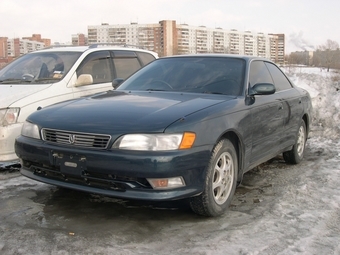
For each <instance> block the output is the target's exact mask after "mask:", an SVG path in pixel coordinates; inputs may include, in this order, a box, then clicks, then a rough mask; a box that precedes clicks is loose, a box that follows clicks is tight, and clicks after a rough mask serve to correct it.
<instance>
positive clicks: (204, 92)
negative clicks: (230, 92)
mask: <svg viewBox="0 0 340 255" xmlns="http://www.w3.org/2000/svg"><path fill="white" fill-rule="evenodd" d="M202 93H203V94H216V95H226V94H224V93H221V92H213V91H203V92H202Z"/></svg>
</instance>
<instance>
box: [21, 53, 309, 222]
mask: <svg viewBox="0 0 340 255" xmlns="http://www.w3.org/2000/svg"><path fill="white" fill-rule="evenodd" d="M114 84H117V83H115V82H114ZM311 111H312V105H311V99H310V96H309V94H308V92H307V91H305V90H303V89H301V88H298V87H295V86H294V85H293V84H292V82H291V81H290V80H289V79H288V78H287V77H286V76H285V74H284V73H283V72H282V71H281V70H280V69H279V68H278V67H277V66H276V65H275V64H274V63H273V62H271V61H269V60H267V59H263V58H258V57H249V56H236V55H223V54H221V55H214V54H211V55H205V54H202V55H188V56H173V57H165V58H160V59H157V60H155V61H153V62H152V63H150V64H149V65H147V66H146V67H143V68H142V69H140V70H139V71H137V72H136V73H135V74H133V75H132V76H130V77H129V78H128V79H127V80H125V81H124V82H123V83H122V84H121V85H120V86H119V87H118V88H117V89H116V90H111V91H108V92H103V93H100V94H97V95H94V96H89V97H86V98H81V99H76V100H73V101H68V102H64V103H59V104H57V105H54V106H51V107H46V108H45V109H42V110H40V111H36V112H35V113H33V114H31V115H30V116H29V117H28V118H27V121H26V122H25V124H24V126H23V129H22V133H21V135H20V136H19V137H18V138H17V139H16V145H15V150H16V153H17V155H18V157H20V159H21V164H22V168H21V170H20V171H21V173H22V174H23V175H24V176H27V177H29V178H32V179H34V180H37V181H41V182H45V183H49V184H53V185H57V186H61V187H66V188H70V189H76V190H81V191H86V192H92V193H98V194H103V195H108V196H113V197H117V198H122V199H141V200H150V201H169V200H177V199H183V200H184V201H187V202H188V203H189V204H190V206H191V208H192V210H193V211H194V212H196V213H198V214H200V215H206V216H218V215H221V214H222V213H223V212H225V211H226V209H227V207H228V206H229V204H230V202H231V200H232V197H233V194H234V192H235V189H236V186H237V184H239V183H240V182H241V181H242V177H243V174H244V173H245V172H247V171H248V170H250V169H252V168H254V167H255V166H257V165H259V164H260V163H263V162H265V161H267V160H269V159H271V158H273V157H275V156H276V155H278V154H281V153H283V158H284V160H285V161H287V162H288V163H292V164H296V163H299V162H300V161H301V160H302V158H303V155H304V149H305V143H306V139H307V136H308V132H309V125H310V121H311Z"/></svg>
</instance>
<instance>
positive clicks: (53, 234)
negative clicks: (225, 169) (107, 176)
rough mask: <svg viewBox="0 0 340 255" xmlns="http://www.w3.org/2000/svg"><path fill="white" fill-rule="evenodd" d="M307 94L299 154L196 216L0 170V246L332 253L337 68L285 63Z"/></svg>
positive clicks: (336, 216) (337, 179)
mask: <svg viewBox="0 0 340 255" xmlns="http://www.w3.org/2000/svg"><path fill="white" fill-rule="evenodd" d="M284 70H285V72H286V73H287V74H288V75H289V77H290V78H291V79H292V81H293V82H294V83H295V84H296V85H297V86H300V87H303V88H304V89H306V90H308V91H309V92H310V94H311V97H312V100H313V107H314V118H313V125H312V132H311V134H310V138H309V139H308V142H307V148H306V155H305V159H304V160H303V162H301V164H299V165H287V164H285V163H284V161H283V160H282V158H281V157H277V158H274V159H273V160H270V161H269V162H267V163H265V164H262V165H260V166H259V167H256V168H255V169H253V170H251V171H249V172H248V173H247V174H246V175H245V177H244V181H243V183H242V185H240V186H239V187H238V188H237V191H236V194H235V198H234V200H233V202H232V205H231V206H230V209H229V211H228V212H227V213H226V214H225V215H223V216H221V217H218V218H204V217H200V216H197V215H195V214H193V213H191V212H190V211H189V210H187V209H186V208H182V207H181V206H178V205H176V204H174V205H171V206H167V207H166V206H164V207H166V208H164V207H162V205H159V206H156V207H155V206H149V205H148V204H138V203H129V202H126V201H121V200H116V199H111V198H107V197H101V196H94V195H89V194H84V193H80V192H75V191H71V192H70V191H67V190H64V189H58V188H56V187H53V186H49V185H45V184H42V183H37V182H35V181H32V180H29V179H27V178H25V177H22V176H19V175H16V174H15V173H8V174H5V173H0V177H2V178H0V253H1V254H56V255H68V254H207V255H208V254H214V255H215V254H221V255H222V254H244V255H260V254H261V255H262V254H306V255H307V254H308V255H309V254H327V255H328V254H334V255H335V254H340V241H339V240H340V237H339V233H340V142H339V141H340V139H339V138H340V131H339V123H340V116H339V112H340V92H339V91H338V90H337V84H338V83H337V77H338V74H336V73H334V72H330V73H327V72H326V71H325V70H322V71H321V70H320V69H317V68H288V67H287V68H285V69H284Z"/></svg>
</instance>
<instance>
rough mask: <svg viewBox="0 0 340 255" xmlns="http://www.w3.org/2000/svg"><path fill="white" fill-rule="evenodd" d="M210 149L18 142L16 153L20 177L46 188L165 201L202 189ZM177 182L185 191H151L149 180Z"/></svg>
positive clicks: (19, 138)
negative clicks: (92, 147) (156, 149)
mask: <svg viewBox="0 0 340 255" xmlns="http://www.w3.org/2000/svg"><path fill="white" fill-rule="evenodd" d="M209 147H210V146H203V147H199V148H193V149H190V150H178V151H163V152H141V151H139V152H136V151H122V150H87V149H82V148H76V147H60V146H55V145H51V144H47V143H45V142H43V141H41V140H36V139H31V138H26V137H23V136H19V137H18V138H17V139H16V142H15V150H16V153H17V155H18V156H19V158H20V160H21V170H20V172H21V174H22V175H24V176H26V177H29V178H31V179H34V180H37V181H41V182H45V183H48V184H52V185H56V186H61V187H65V188H71V189H76V190H80V191H85V192H90V193H96V194H102V195H107V196H112V197H116V198H123V199H138V200H153V201H167V200H176V199H182V198H187V197H191V196H195V195H198V194H200V193H201V192H202V191H203V188H204V180H205V171H206V168H207V165H208V162H209V159H210V149H209ZM173 177H181V178H182V179H183V180H184V183H185V186H182V187H178V188H169V189H153V188H152V187H151V185H150V183H149V182H148V181H147V179H150V178H153V179H159V178H165V179H166V178H173Z"/></svg>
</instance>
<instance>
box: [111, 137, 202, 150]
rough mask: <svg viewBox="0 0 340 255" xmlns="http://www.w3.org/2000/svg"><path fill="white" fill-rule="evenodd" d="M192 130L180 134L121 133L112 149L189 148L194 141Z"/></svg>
mask: <svg viewBox="0 0 340 255" xmlns="http://www.w3.org/2000/svg"><path fill="white" fill-rule="evenodd" d="M195 138H196V135H195V133H192V132H184V133H182V134H128V135H123V136H121V137H120V138H118V140H117V141H116V142H115V143H114V144H113V145H112V149H122V150H137V151H166V150H178V149H189V148H191V147H192V146H193V144H194V142H195Z"/></svg>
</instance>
